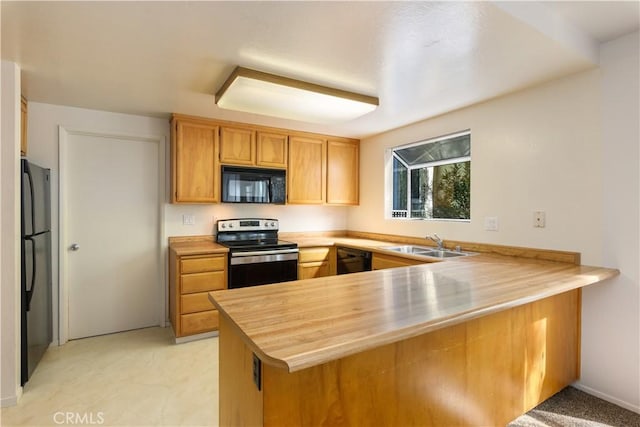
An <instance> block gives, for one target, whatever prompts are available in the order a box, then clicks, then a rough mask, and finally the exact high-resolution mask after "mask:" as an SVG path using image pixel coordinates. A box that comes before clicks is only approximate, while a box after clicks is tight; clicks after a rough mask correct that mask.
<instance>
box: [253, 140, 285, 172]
mask: <svg viewBox="0 0 640 427" xmlns="http://www.w3.org/2000/svg"><path fill="white" fill-rule="evenodd" d="M288 140H289V137H288V136H287V135H286V134H281V133H272V132H258V134H257V137H256V165H258V166H264V167H270V168H282V169H285V168H286V167H287V153H288V150H289V145H288Z"/></svg>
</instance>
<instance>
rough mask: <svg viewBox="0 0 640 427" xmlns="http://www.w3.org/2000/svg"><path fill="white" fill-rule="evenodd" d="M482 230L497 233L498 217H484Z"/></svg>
mask: <svg viewBox="0 0 640 427" xmlns="http://www.w3.org/2000/svg"><path fill="white" fill-rule="evenodd" d="M484 229H485V230H487V231H498V217H497V216H486V217H484Z"/></svg>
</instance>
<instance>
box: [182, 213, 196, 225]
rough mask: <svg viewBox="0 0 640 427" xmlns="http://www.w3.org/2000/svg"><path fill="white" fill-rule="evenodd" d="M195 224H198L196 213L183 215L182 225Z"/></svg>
mask: <svg viewBox="0 0 640 427" xmlns="http://www.w3.org/2000/svg"><path fill="white" fill-rule="evenodd" d="M195 224H196V216H195V215H182V225H195Z"/></svg>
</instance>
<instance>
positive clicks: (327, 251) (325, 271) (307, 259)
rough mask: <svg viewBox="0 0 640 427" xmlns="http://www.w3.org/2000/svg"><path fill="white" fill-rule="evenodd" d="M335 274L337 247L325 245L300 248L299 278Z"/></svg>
mask: <svg viewBox="0 0 640 427" xmlns="http://www.w3.org/2000/svg"><path fill="white" fill-rule="evenodd" d="M335 274H336V248H334V247H324V246H319V247H312V248H300V253H299V254H298V280H303V279H313V278H315V277H326V276H334V275H335Z"/></svg>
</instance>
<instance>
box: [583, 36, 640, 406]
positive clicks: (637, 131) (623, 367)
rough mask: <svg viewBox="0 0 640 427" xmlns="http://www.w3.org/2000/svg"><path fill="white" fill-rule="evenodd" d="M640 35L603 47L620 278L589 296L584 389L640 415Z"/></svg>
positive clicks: (614, 255) (607, 245)
mask: <svg viewBox="0 0 640 427" xmlns="http://www.w3.org/2000/svg"><path fill="white" fill-rule="evenodd" d="M639 39H640V35H639V33H635V34H632V35H629V36H626V37H622V38H620V39H618V40H614V41H612V42H609V43H606V44H604V45H602V47H601V52H600V63H601V69H602V82H601V90H602V136H603V138H602V164H603V176H602V182H603V184H604V185H603V188H604V192H603V196H602V198H601V201H602V205H601V206H600V209H602V212H603V231H604V236H603V240H602V248H603V257H602V262H603V264H605V265H607V266H612V267H616V268H618V269H619V270H620V276H619V277H617V278H615V279H614V280H612V281H610V283H608V284H607V285H606V286H593V287H589V288H586V289H585V290H584V293H583V305H582V327H583V336H582V379H581V381H580V383H581V387H582V388H583V389H584V390H585V391H588V392H590V393H593V394H597V395H600V396H601V397H604V398H606V399H607V400H611V401H614V402H616V403H618V404H621V405H623V406H627V407H628V408H630V409H633V410H635V411H636V412H640V271H639V269H640V266H639V260H640V248H639V241H640V224H639V221H640V208H639V206H640V173H639V169H640V168H639V165H640V149H639V146H640V105H639V104H640V84H639V79H640V66H639V64H640V54H639V52H640V42H639Z"/></svg>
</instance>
